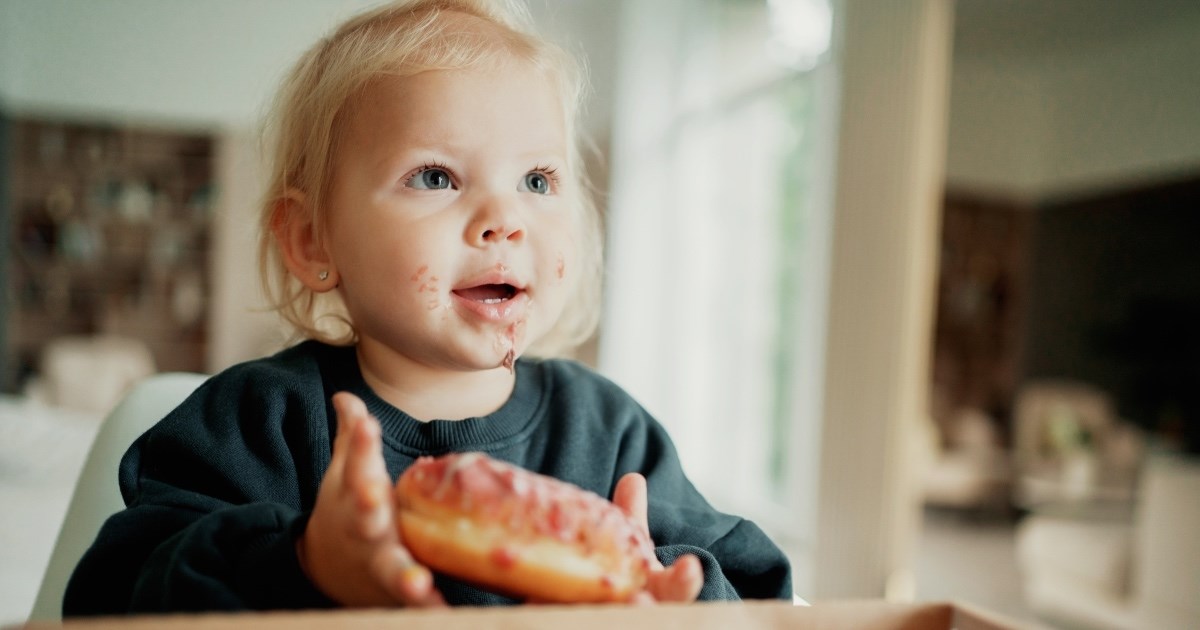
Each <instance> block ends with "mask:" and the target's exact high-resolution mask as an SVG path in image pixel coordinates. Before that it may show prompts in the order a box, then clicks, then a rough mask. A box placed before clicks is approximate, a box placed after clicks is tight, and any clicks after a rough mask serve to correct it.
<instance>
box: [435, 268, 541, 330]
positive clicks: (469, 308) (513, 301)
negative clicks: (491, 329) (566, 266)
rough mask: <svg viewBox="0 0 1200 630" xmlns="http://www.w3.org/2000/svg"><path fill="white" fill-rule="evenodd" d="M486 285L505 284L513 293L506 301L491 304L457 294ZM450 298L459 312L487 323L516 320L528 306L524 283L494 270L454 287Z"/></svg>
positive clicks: (527, 295)
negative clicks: (463, 290)
mask: <svg viewBox="0 0 1200 630" xmlns="http://www.w3.org/2000/svg"><path fill="white" fill-rule="evenodd" d="M486 284H507V285H509V286H511V287H513V289H514V293H513V295H512V297H510V298H508V299H507V300H504V301H502V302H497V303H491V304H489V303H486V302H480V301H477V300H472V299H469V298H466V297H463V296H462V295H460V294H459V293H458V292H459V291H460V290H462V289H470V288H473V287H478V286H482V285H486ZM450 297H451V298H452V299H453V300H454V304H455V305H456V306H457V307H458V308H459V309H460V310H463V311H466V312H467V313H470V314H471V315H474V316H475V317H478V318H479V319H483V320H485V321H489V322H505V321H509V320H513V319H518V318H520V317H521V316H522V315H523V314H524V313H525V308H526V306H527V305H528V304H529V293H528V292H527V291H526V290H525V283H524V282H522V281H521V280H519V279H517V278H515V277H513V276H512V275H511V274H507V273H501V272H498V271H494V270H493V271H488V272H485V273H482V274H479V275H476V276H472V277H470V278H468V279H466V280H463V281H462V282H459V283H458V284H456V285H454V287H453V288H452V289H451V290H450Z"/></svg>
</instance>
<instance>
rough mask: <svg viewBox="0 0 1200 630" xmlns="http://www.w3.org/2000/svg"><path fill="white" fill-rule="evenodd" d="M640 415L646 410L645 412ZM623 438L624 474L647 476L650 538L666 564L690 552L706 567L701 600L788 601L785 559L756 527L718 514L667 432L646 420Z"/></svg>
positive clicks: (788, 575)
mask: <svg viewBox="0 0 1200 630" xmlns="http://www.w3.org/2000/svg"><path fill="white" fill-rule="evenodd" d="M643 413H644V412H643ZM641 429H642V430H634V431H631V432H630V433H629V434H627V435H626V436H624V440H623V444H622V445H621V455H620V459H621V465H620V468H621V469H622V470H623V471H624V472H630V471H637V472H640V473H642V474H643V475H645V477H646V482H647V486H648V490H649V506H648V507H649V509H648V520H649V522H650V536H651V538H652V539H653V540H654V541H655V544H656V545H657V550H656V551H657V554H658V557H659V560H660V561H662V563H663V564H664V565H668V566H669V565H670V564H672V563H673V562H674V561H675V559H676V558H678V557H680V556H683V555H685V554H689V553H690V554H693V555H695V556H697V557H698V558H699V559H700V563H701V565H702V567H703V569H704V587H703V588H702V589H701V591H700V599H701V600H740V599H787V600H790V599H791V598H792V573H791V566H790V564H789V562H788V559H787V556H786V555H785V554H784V553H783V551H782V550H781V549H779V547H778V546H776V545H775V543H774V542H772V541H771V539H770V538H768V537H767V535H766V534H765V533H763V531H762V530H761V529H759V528H758V526H757V525H755V524H754V523H752V522H750V521H748V520H746V519H744V518H740V517H737V516H733V515H729V514H725V513H722V512H719V511H717V510H716V509H714V508H713V507H712V506H711V505H709V503H708V501H707V500H705V499H704V497H703V496H702V495H701V494H700V492H699V491H697V490H696V488H695V487H694V486H693V485H692V483H691V481H689V480H688V478H687V477H686V475H684V472H683V468H682V466H681V464H680V461H679V456H678V454H677V453H676V451H675V447H674V445H673V444H672V443H671V440H670V438H669V437H668V436H667V434H666V431H665V430H664V429H663V428H662V426H661V425H659V424H658V423H657V422H656V421H654V420H653V419H651V418H649V417H648V416H647V417H646V423H645V424H644V425H643V426H642V427H641Z"/></svg>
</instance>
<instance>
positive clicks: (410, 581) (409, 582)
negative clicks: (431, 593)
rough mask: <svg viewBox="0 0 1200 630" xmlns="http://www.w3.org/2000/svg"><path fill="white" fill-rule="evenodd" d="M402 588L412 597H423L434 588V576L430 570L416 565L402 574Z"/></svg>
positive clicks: (409, 567) (406, 568)
mask: <svg viewBox="0 0 1200 630" xmlns="http://www.w3.org/2000/svg"><path fill="white" fill-rule="evenodd" d="M400 586H401V587H402V588H403V589H404V592H405V593H407V594H409V595H410V596H412V597H423V596H424V595H425V592H426V591H428V590H429V588H430V587H431V586H433V575H432V574H431V573H430V572H429V569H426V568H425V567H423V566H421V565H417V564H414V565H411V566H408V567H405V569H404V570H403V571H401V572H400Z"/></svg>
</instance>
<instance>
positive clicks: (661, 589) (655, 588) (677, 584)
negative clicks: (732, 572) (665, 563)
mask: <svg viewBox="0 0 1200 630" xmlns="http://www.w3.org/2000/svg"><path fill="white" fill-rule="evenodd" d="M651 578H652V579H651V580H650V581H649V582H648V583H647V584H646V590H648V591H649V592H650V594H651V595H653V596H654V599H655V600H657V601H660V602H692V601H696V597H697V596H698V595H700V589H701V588H703V587H704V569H703V567H702V566H701V565H700V559H699V558H697V557H696V556H694V555H691V554H687V555H684V556H680V557H679V558H677V559H676V560H675V563H674V564H672V565H671V566H669V567H667V568H666V569H664V570H662V571H661V572H657V573H656V574H654V575H652V576H651Z"/></svg>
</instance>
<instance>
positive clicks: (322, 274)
mask: <svg viewBox="0 0 1200 630" xmlns="http://www.w3.org/2000/svg"><path fill="white" fill-rule="evenodd" d="M328 279H329V270H328V269H322V270H320V271H318V272H317V280H320V281H321V282H325V281H326V280H328Z"/></svg>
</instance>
